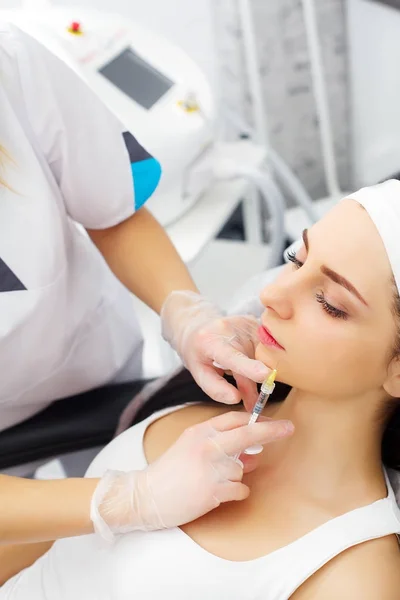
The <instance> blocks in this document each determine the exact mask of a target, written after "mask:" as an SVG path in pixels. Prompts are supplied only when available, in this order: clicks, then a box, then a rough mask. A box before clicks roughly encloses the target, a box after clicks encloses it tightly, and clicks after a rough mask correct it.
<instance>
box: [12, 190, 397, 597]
mask: <svg viewBox="0 0 400 600" xmlns="http://www.w3.org/2000/svg"><path fill="white" fill-rule="evenodd" d="M290 261H291V264H288V265H287V266H286V267H284V269H283V270H282V272H281V274H280V275H279V277H278V279H277V280H276V281H275V282H274V283H273V284H271V285H269V286H267V287H266V288H265V289H263V290H262V292H261V299H262V302H263V304H264V307H265V311H264V313H263V315H262V325H263V327H262V328H261V330H260V344H259V346H258V347H257V349H256V357H257V358H258V359H260V360H262V361H263V362H264V363H265V364H266V365H268V366H272V367H275V366H276V365H278V381H280V382H281V385H280V389H279V385H278V386H277V389H276V391H275V393H274V394H273V396H272V397H271V402H270V403H269V404H268V405H267V407H266V409H265V415H266V416H267V417H270V418H272V419H285V420H286V419H289V420H291V421H292V422H293V424H294V426H295V432H294V434H293V435H292V436H290V437H286V438H284V439H282V440H280V441H278V442H275V443H274V444H269V445H268V446H266V447H265V448H264V451H263V452H262V453H261V454H259V455H258V456H254V457H248V458H247V461H248V462H247V467H248V464H249V462H250V463H251V462H252V461H253V463H255V462H257V468H256V469H254V470H253V469H252V468H247V469H246V470H247V471H250V472H247V473H246V474H245V475H244V479H243V482H244V483H245V484H246V485H247V486H248V487H249V488H250V495H249V497H248V498H247V499H245V500H243V501H241V502H230V503H224V504H221V505H220V506H219V507H218V508H217V509H215V510H214V511H212V512H210V513H208V514H207V515H205V516H203V517H202V518H200V519H197V520H196V521H193V522H190V523H188V524H186V525H184V526H182V527H180V528H173V529H163V530H158V531H152V532H142V531H135V532H132V533H129V534H126V535H123V536H120V537H119V538H118V539H117V540H116V542H114V543H111V544H110V543H107V542H106V541H104V540H103V539H101V538H100V536H98V535H87V536H83V537H80V538H70V539H65V540H61V541H57V542H56V543H55V544H54V545H53V547H52V548H51V549H50V550H49V552H47V553H46V554H45V555H44V556H42V557H41V558H40V559H39V560H37V561H36V563H35V564H34V565H33V566H32V567H29V568H27V569H25V570H24V571H22V573H20V574H19V575H17V576H16V577H14V578H12V579H11V580H9V581H8V582H7V583H6V584H5V585H4V586H3V587H2V588H1V589H0V598H1V600H4V599H7V600H36V599H37V600H39V599H40V600H42V599H43V600H44V599H45V600H76V599H78V598H82V599H85V600H92V599H93V600H103V599H104V600H111V599H113V600H125V599H129V600H132V599H136V598H137V599H140V600H154V599H155V598H165V599H167V598H168V599H169V598H171V599H172V598H173V599H174V600H180V599H182V600H187V599H188V598H190V599H191V600H196V599H198V600H204V599H205V598H211V599H215V600H223V599H225V598H226V599H227V600H235V599H237V600H287V599H288V598H291V599H293V600H338V599H341V600H347V599H351V600H377V599H378V598H379V600H398V598H399V597H400V550H399V544H398V540H397V537H396V534H399V533H400V511H399V509H398V507H397V504H396V499H395V495H394V492H393V489H392V487H391V484H390V481H389V477H388V474H387V470H386V468H389V467H390V468H396V467H399V466H400V437H399V436H400V428H399V424H400V408H399V400H398V399H399V398H400V360H399V359H400V294H399V289H400V182H397V181H389V182H386V183H384V184H381V185H379V186H375V187H372V188H365V189H363V190H361V191H360V192H357V193H356V194H354V195H353V196H351V198H346V199H344V200H343V201H342V202H340V203H339V204H338V205H337V206H336V207H335V208H334V209H333V210H331V211H330V212H329V213H328V214H327V215H326V216H325V217H324V218H322V219H321V220H320V221H319V222H318V223H317V224H315V225H314V226H313V227H311V228H310V229H309V230H308V231H306V232H305V233H304V243H303V245H302V247H301V248H300V249H299V250H298V251H297V253H296V254H294V255H292V256H290ZM282 384H286V385H282ZM289 386H290V387H289ZM282 390H285V391H286V397H284V396H285V394H283V393H282ZM280 394H281V395H282V397H281V398H279V396H280ZM168 395H173V398H172V400H171V404H177V403H180V404H179V405H177V406H176V405H175V406H173V407H172V406H170V407H169V408H167V409H165V408H164V409H163V410H161V411H160V410H158V411H156V412H154V413H153V414H151V415H150V416H148V417H147V418H145V419H144V420H142V421H141V422H140V423H139V424H137V425H135V426H133V427H131V428H130V429H128V430H127V431H125V432H124V433H122V434H121V435H120V436H118V437H117V438H115V439H114V440H113V441H112V442H111V443H110V444H109V445H108V446H107V447H106V448H104V449H103V450H102V451H101V452H100V454H99V455H98V456H97V457H96V459H95V460H94V462H93V463H92V465H91V466H90V468H89V471H88V473H87V476H88V477H99V476H101V475H102V474H103V473H104V472H105V471H106V470H107V469H116V470H121V471H127V470H131V469H144V468H145V467H146V465H147V464H148V463H152V462H153V461H155V460H156V459H157V457H159V456H160V455H161V454H162V453H163V452H164V451H166V450H167V449H168V447H169V446H170V445H171V444H173V443H174V442H175V440H176V439H177V438H178V437H179V436H180V435H181V434H182V432H183V431H184V430H185V429H186V428H188V427H191V426H194V425H195V424H197V423H199V422H202V421H205V420H207V419H209V418H210V417H213V416H218V415H219V414H221V413H222V412H224V411H225V412H226V411H227V409H226V408H223V407H221V405H214V404H211V403H210V402H207V401H206V398H205V397H204V395H203V394H202V392H201V391H200V390H199V388H197V387H196V385H195V384H194V383H193V381H191V380H190V376H189V375H188V374H187V373H186V372H183V375H182V374H181V375H180V376H179V377H178V378H177V379H175V380H172V381H171V382H170V384H169V385H168V386H167V388H166V389H164V390H163V391H162V392H161V393H160V394H159V399H161V398H162V400H163V401H164V400H165V398H166V397H167V396H168ZM273 399H274V400H279V399H280V400H282V401H274V402H272V400H273ZM152 402H153V403H154V402H156V397H154V398H153V399H152ZM188 402H189V403H191V404H190V405H188V404H187V403H188ZM239 410H242V409H239ZM382 465H384V466H382ZM253 467H254V464H253Z"/></svg>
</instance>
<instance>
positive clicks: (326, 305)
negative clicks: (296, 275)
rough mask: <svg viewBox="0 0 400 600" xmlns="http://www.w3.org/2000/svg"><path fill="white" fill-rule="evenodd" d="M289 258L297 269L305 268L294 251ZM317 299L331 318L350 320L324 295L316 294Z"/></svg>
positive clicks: (289, 254)
mask: <svg viewBox="0 0 400 600" xmlns="http://www.w3.org/2000/svg"><path fill="white" fill-rule="evenodd" d="M287 258H288V260H290V262H292V263H293V264H294V265H295V267H296V268H297V269H300V267H302V266H303V263H302V262H301V261H299V260H298V258H296V253H295V252H294V251H293V250H292V251H291V252H288V253H287ZM315 297H316V300H317V302H319V304H321V306H322V308H323V309H324V311H325V312H326V313H328V315H330V316H331V317H334V318H335V319H344V320H346V319H347V318H348V314H347V313H345V312H344V311H343V310H340V309H339V308H336V307H335V306H332V305H331V304H329V302H327V301H326V300H325V296H324V295H323V294H315Z"/></svg>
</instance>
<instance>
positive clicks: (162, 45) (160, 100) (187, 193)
mask: <svg viewBox="0 0 400 600" xmlns="http://www.w3.org/2000/svg"><path fill="white" fill-rule="evenodd" d="M25 6H28V4H25ZM38 6H39V8H38ZM29 8H30V9H31V10H28V9H25V10H14V11H7V12H6V11H2V12H3V15H6V19H7V20H8V21H11V22H13V23H15V25H17V26H18V27H19V28H21V29H23V30H24V31H26V33H28V34H30V35H31V36H32V37H34V38H36V39H37V40H38V41H39V42H41V43H42V44H43V45H44V46H46V47H47V48H48V49H49V50H50V51H51V52H53V53H54V54H55V55H57V56H58V57H59V58H61V59H62V60H64V61H65V62H66V63H68V64H69V65H70V66H71V67H72V68H73V69H74V70H75V71H76V72H77V73H78V74H79V76H80V77H82V78H83V79H84V80H85V81H86V82H87V83H88V85H89V86H90V87H91V88H92V89H93V90H94V91H95V92H96V93H97V94H98V96H99V97H100V98H102V100H103V101H104V102H105V104H106V105H108V107H109V108H110V109H111V111H112V112H114V113H115V115H116V116H117V117H118V118H119V119H120V121H121V122H122V123H123V125H124V126H125V127H126V128H127V129H128V130H130V131H131V132H132V133H133V134H134V135H135V137H136V138H137V139H138V141H139V142H140V143H141V144H142V145H143V146H144V147H145V148H146V150H147V151H148V152H150V154H152V155H153V156H155V157H156V158H157V160H158V161H159V162H160V163H161V165H162V169H163V176H162V178H161V182H160V184H159V186H158V189H157V190H156V192H155V193H154V195H153V196H152V198H151V199H150V200H149V202H148V207H149V208H150V210H151V211H152V212H153V213H154V214H155V216H156V217H157V219H158V220H159V221H160V222H161V223H162V224H163V225H167V224H169V223H171V222H172V221H174V220H176V219H177V218H179V217H180V216H181V215H182V214H183V213H184V212H186V211H187V210H188V209H189V208H191V207H192V206H193V204H194V203H195V202H196V201H197V200H198V199H199V198H200V197H201V196H202V194H203V193H204V192H205V190H206V189H207V188H208V187H209V186H210V183H211V180H212V177H213V175H212V161H211V159H210V156H211V154H212V148H213V141H214V133H213V128H214V118H215V108H214V102H213V97H212V93H211V89H210V86H209V85H208V82H207V80H206V78H205V77H204V75H203V73H202V72H201V71H200V69H199V68H198V66H197V65H196V63H195V62H194V61H193V60H191V59H190V58H189V57H188V56H187V55H186V54H185V52H184V51H183V50H181V49H180V48H178V47H177V46H175V45H174V44H173V43H171V42H169V41H168V40H165V39H163V38H162V37H160V36H159V35H156V34H155V33H153V32H152V31H148V30H147V29H145V28H144V27H142V26H141V25H139V24H138V23H136V22H132V21H129V19H127V18H126V17H123V16H122V15H114V14H108V13H106V12H103V11H98V10H91V9H86V8H85V9H83V8H78V7H77V8H61V7H52V6H51V5H50V3H49V2H47V3H46V2H45V3H44V5H43V2H42V3H40V1H38V2H33V1H31V2H29Z"/></svg>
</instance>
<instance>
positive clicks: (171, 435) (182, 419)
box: [143, 404, 231, 462]
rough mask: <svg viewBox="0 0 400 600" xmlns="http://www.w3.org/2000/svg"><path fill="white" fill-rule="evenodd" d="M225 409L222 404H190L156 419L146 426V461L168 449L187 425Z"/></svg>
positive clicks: (154, 458) (190, 425)
mask: <svg viewBox="0 0 400 600" xmlns="http://www.w3.org/2000/svg"><path fill="white" fill-rule="evenodd" d="M229 408H231V407H229ZM227 410H228V407H226V406H224V405H221V406H214V405H205V404H192V405H190V406H182V407H180V409H179V410H175V411H174V412H171V413H169V414H167V415H166V416H163V417H161V418H159V419H156V420H155V421H153V422H152V423H151V424H150V425H149V426H148V427H147V429H146V431H145V434H144V439H143V444H144V448H145V453H146V457H147V460H148V462H153V461H154V460H156V459H157V458H158V457H159V456H161V454H163V452H165V451H166V450H168V448H169V447H170V446H172V444H173V443H174V442H175V441H176V440H177V439H178V438H179V436H180V435H181V434H182V433H183V432H184V431H185V429H187V428H188V427H193V426H194V425H197V424H198V423H202V422H203V421H207V420H208V419H211V418H212V417H215V416H217V415H220V414H222V413H225V412H227Z"/></svg>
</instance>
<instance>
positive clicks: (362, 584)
mask: <svg viewBox="0 0 400 600" xmlns="http://www.w3.org/2000/svg"><path fill="white" fill-rule="evenodd" d="M399 597H400V546H399V541H398V539H397V537H396V536H394V535H391V536H387V537H383V538H378V539H374V540H370V541H368V542H364V543H362V544H359V545H358V546H353V547H352V548H349V549H348V550H346V551H345V552H342V553H341V554H340V555H339V556H337V557H335V558H334V559H332V560H331V561H330V562H329V563H327V564H326V565H325V566H324V567H322V568H321V569H320V570H319V571H317V573H315V575H313V576H312V577H310V579H309V580H307V582H306V583H304V584H303V585H302V586H301V587H300V588H299V589H298V591H297V592H295V593H294V594H293V595H292V597H291V600H337V599H338V598H343V600H345V599H347V598H349V599H350V598H351V600H377V598H379V600H398V598H399Z"/></svg>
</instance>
